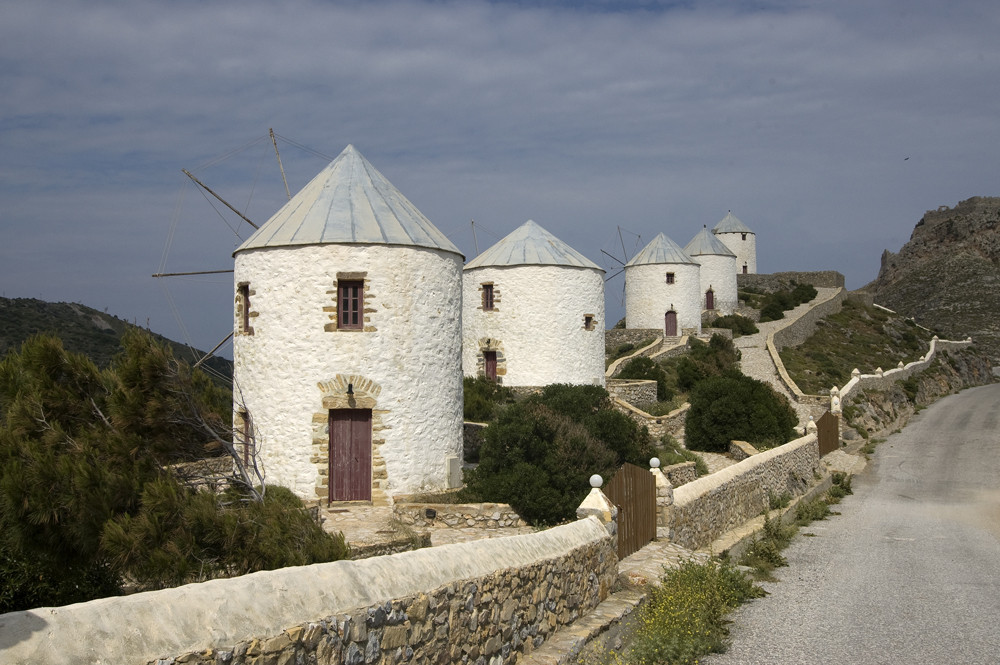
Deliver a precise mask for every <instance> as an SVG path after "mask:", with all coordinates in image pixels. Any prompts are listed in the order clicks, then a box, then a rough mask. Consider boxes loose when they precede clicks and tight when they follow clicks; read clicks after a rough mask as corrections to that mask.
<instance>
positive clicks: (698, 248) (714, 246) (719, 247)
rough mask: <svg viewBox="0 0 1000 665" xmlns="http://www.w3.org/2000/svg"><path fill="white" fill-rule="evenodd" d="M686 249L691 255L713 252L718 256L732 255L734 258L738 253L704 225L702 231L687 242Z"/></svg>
mask: <svg viewBox="0 0 1000 665" xmlns="http://www.w3.org/2000/svg"><path fill="white" fill-rule="evenodd" d="M684 251H685V252H686V253H687V254H688V255H689V256H704V255H706V254H713V255H716V256H731V257H733V258H734V259H735V258H736V255H735V254H733V252H732V250H730V249H729V248H728V247H726V246H725V245H724V244H723V243H722V241H721V240H719V239H718V238H716V237H715V236H714V235H712V234H711V233H709V231H708V228H706V227H704V226H703V227H702V228H701V231H698V234H697V235H696V236H695V237H694V238H692V239H691V242H689V243H688V244H687V246H686V247H685V248H684Z"/></svg>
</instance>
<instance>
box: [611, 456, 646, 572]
mask: <svg viewBox="0 0 1000 665" xmlns="http://www.w3.org/2000/svg"><path fill="white" fill-rule="evenodd" d="M604 494H605V496H607V497H608V499H610V500H611V503H613V504H615V505H616V506H618V558H619V559H624V558H625V557H627V556H628V555H629V554H632V553H633V552H636V551H638V550H640V549H642V548H643V547H645V545H646V543H648V542H649V541H651V540H653V539H654V538H656V480H655V479H654V478H653V474H651V473H650V472H649V471H647V470H646V469H642V468H640V467H638V466H635V465H634V464H626V465H625V466H623V467H622V468H621V469H619V470H618V473H616V474H615V477H614V478H612V479H611V482H609V483H608V484H607V486H606V487H605V488H604Z"/></svg>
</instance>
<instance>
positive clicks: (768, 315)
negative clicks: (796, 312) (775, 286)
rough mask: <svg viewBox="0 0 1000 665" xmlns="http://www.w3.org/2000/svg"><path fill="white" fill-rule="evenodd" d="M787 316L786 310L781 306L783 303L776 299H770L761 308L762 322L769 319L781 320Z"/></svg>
mask: <svg viewBox="0 0 1000 665" xmlns="http://www.w3.org/2000/svg"><path fill="white" fill-rule="evenodd" d="M783 318H785V310H784V308H783V307H782V306H781V303H779V302H776V301H773V300H772V301H768V302H766V303H765V304H764V306H763V307H761V309H760V322H761V323H767V322H768V321H779V320H781V319H783Z"/></svg>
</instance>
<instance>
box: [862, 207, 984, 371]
mask: <svg viewBox="0 0 1000 665" xmlns="http://www.w3.org/2000/svg"><path fill="white" fill-rule="evenodd" d="M865 288H866V290H868V291H871V292H872V293H873V294H874V296H875V302H877V303H879V304H880V305H885V306H886V307H889V308H891V309H894V310H896V311H897V312H899V313H901V314H905V315H907V316H912V317H914V318H915V319H916V320H917V323H920V324H923V325H926V326H928V327H930V328H935V329H937V330H940V331H942V334H943V335H944V336H947V337H950V338H952V339H959V338H965V337H966V336H969V335H971V336H972V339H973V340H974V341H975V342H976V343H977V345H979V346H980V348H982V349H983V350H985V351H986V352H987V353H989V355H990V356H991V358H992V359H993V362H994V363H996V364H1000V317H998V316H997V312H998V311H1000V197H981V196H977V197H974V198H971V199H968V200H967V201H962V202H961V203H959V204H958V205H957V206H955V207H954V208H948V207H947V206H942V207H941V208H939V209H937V210H930V211H928V212H927V213H926V214H925V215H924V216H923V218H922V219H921V220H920V221H919V222H917V225H916V227H914V229H913V234H912V235H911V236H910V241H909V242H908V243H906V244H905V245H903V247H902V249H900V250H899V253H898V254H894V253H892V252H890V251H888V250H886V251H885V252H884V253H883V254H882V267H881V269H880V270H879V274H878V277H877V278H876V279H875V281H874V282H872V283H871V284H869V285H868V286H867V287H865Z"/></svg>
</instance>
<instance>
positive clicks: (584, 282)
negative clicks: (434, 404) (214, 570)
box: [462, 265, 606, 386]
mask: <svg viewBox="0 0 1000 665" xmlns="http://www.w3.org/2000/svg"><path fill="white" fill-rule="evenodd" d="M483 282H493V285H494V286H493V288H494V297H495V309H494V311H488V312H484V311H483V309H482V296H481V291H480V285H481V284H482V283H483ZM462 307H463V313H462V321H463V345H462V370H463V372H464V373H465V375H466V376H476V375H477V373H478V372H479V358H480V357H481V355H482V344H481V340H483V339H485V338H489V339H491V340H495V343H496V344H498V345H499V349H498V350H499V351H500V352H501V353H502V354H503V362H504V364H505V369H506V373H505V374H503V375H502V376H500V377H498V378H500V379H501V383H503V385H505V386H545V385H548V384H550V383H572V384H596V385H601V386H603V385H604V328H605V323H606V322H605V320H604V274H603V273H602V272H601V271H599V270H594V269H591V268H576V267H572V266H556V265H518V266H484V267H482V268H472V269H470V270H466V271H465V272H464V275H463V304H462ZM585 314H592V315H593V316H594V323H593V326H592V330H586V329H585V328H584V325H583V324H584V315H585Z"/></svg>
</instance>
